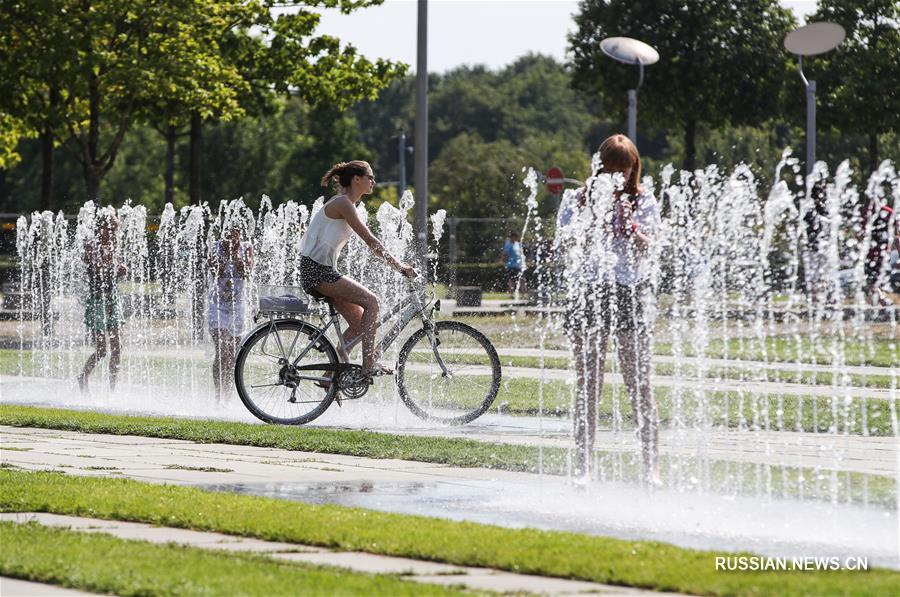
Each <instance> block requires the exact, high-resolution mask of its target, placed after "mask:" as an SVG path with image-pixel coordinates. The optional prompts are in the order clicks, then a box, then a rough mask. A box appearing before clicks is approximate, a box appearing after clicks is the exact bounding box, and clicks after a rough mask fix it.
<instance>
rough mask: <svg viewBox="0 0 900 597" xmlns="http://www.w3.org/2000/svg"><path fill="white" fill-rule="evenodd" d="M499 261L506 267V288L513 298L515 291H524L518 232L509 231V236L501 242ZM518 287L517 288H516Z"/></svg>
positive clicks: (520, 245)
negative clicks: (501, 249)
mask: <svg viewBox="0 0 900 597" xmlns="http://www.w3.org/2000/svg"><path fill="white" fill-rule="evenodd" d="M500 259H501V261H502V262H503V264H504V267H505V269H506V290H507V292H509V296H510V298H515V296H516V292H519V293H524V292H526V291H527V290H526V286H525V276H524V275H523V272H524V270H525V257H524V255H523V253H522V243H521V242H520V241H519V233H518V232H516V231H515V230H513V231H511V232H510V233H509V238H508V239H507V241H506V242H505V243H504V244H503V255H502V256H501V258H500ZM517 287H518V288H517Z"/></svg>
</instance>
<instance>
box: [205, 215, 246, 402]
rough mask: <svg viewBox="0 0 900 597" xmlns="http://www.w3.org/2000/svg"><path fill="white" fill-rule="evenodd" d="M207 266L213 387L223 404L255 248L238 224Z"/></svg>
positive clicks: (228, 227) (214, 248)
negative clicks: (246, 239)
mask: <svg viewBox="0 0 900 597" xmlns="http://www.w3.org/2000/svg"><path fill="white" fill-rule="evenodd" d="M208 266H209V271H210V274H209V282H208V286H207V292H206V303H207V305H208V310H207V327H208V328H209V335H210V337H211V338H212V341H213V346H214V348H215V356H214V357H213V384H214V385H215V388H216V399H219V400H221V398H222V389H223V388H228V387H231V385H232V384H233V382H234V379H233V376H234V356H235V352H236V351H237V346H238V344H239V343H240V341H241V334H242V332H243V330H244V320H245V318H246V315H247V294H246V283H247V278H248V277H249V276H250V272H251V270H252V269H253V246H252V245H251V244H250V243H247V242H243V240H242V236H241V228H240V226H239V225H238V224H236V223H229V224H226V229H225V231H224V232H223V234H222V239H221V240H218V241H216V242H214V243H213V245H212V247H211V250H210V254H209V257H208Z"/></svg>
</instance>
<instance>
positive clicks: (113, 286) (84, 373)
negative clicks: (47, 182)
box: [78, 210, 126, 392]
mask: <svg viewBox="0 0 900 597" xmlns="http://www.w3.org/2000/svg"><path fill="white" fill-rule="evenodd" d="M118 229H119V220H118V218H117V217H116V216H115V214H114V213H113V212H112V211H110V210H100V211H99V212H98V214H97V218H96V220H95V223H94V238H93V239H91V240H89V241H87V242H86V243H85V245H84V262H85V265H86V273H87V285H88V296H87V299H86V300H85V301H84V325H85V327H87V329H88V332H89V333H90V336H91V343H92V344H93V345H94V352H92V353H91V355H90V356H88V358H87V361H86V362H85V363H84V367H83V368H82V370H81V375H79V376H78V386H79V388H81V391H82V392H87V390H88V378H89V377H90V375H91V372H93V370H94V368H95V367H96V366H97V363H98V362H99V361H100V360H101V359H103V358H104V357H105V356H106V354H107V348H106V344H107V338H108V339H109V389H110V390H115V388H116V382H117V381H118V377H119V363H120V362H121V359H122V344H121V340H120V338H119V326H120V325H121V323H122V309H121V307H120V305H119V295H118V288H117V286H118V280H119V278H122V277H123V276H125V273H126V271H125V266H124V265H123V264H122V262H121V260H120V256H119V255H118V251H117V250H116V248H117V239H116V232H117V231H118Z"/></svg>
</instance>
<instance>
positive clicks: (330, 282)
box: [300, 160, 417, 376]
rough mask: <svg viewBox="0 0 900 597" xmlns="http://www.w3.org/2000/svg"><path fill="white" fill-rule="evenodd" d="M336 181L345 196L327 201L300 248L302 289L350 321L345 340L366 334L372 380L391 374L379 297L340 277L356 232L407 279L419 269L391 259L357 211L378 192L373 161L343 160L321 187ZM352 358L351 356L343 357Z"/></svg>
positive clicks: (365, 359)
mask: <svg viewBox="0 0 900 597" xmlns="http://www.w3.org/2000/svg"><path fill="white" fill-rule="evenodd" d="M332 183H336V184H337V185H339V186H340V193H338V194H337V195H334V196H333V197H331V198H330V199H328V200H326V201H325V205H323V206H322V209H320V210H319V212H318V213H317V214H316V215H315V216H313V218H312V220H311V221H310V223H309V228H308V229H307V231H306V234H305V235H304V237H303V242H302V245H301V248H300V254H301V258H300V282H301V284H302V285H303V290H304V291H305V292H306V293H307V294H309V295H311V296H313V297H316V298H328V299H331V303H332V304H333V305H334V308H335V309H336V310H337V312H338V313H340V314H341V315H342V316H343V317H344V319H345V320H347V324H348V328H347V330H346V331H345V332H344V341H345V342H346V341H348V340H350V339H352V338H355V337H357V336H358V335H360V334H362V353H363V355H362V357H363V358H362V368H363V373H364V374H365V375H367V376H372V375H380V374H391V373H393V371H391V369H389V368H388V367H386V366H384V365H382V364H380V363H378V362H377V359H378V356H379V355H376V354H375V331H376V328H377V325H378V298H377V297H376V296H375V295H374V294H373V293H372V292H371V291H370V290H369V289H368V288H366V287H365V286H363V285H362V284H360V283H359V282H357V281H356V280H354V279H352V278H350V277H348V276H345V275H342V274H341V273H339V272H338V271H337V270H336V269H335V266H336V265H337V259H338V256H339V255H340V253H341V250H342V249H343V248H344V245H345V244H346V243H347V240H348V239H349V238H350V234H351V232H355V233H356V234H357V235H358V236H359V237H360V238H361V239H362V240H363V242H365V243H366V245H368V247H369V248H370V249H371V250H372V253H374V254H375V255H376V256H378V257H380V258H381V259H384V261H385V262H387V264H388V265H389V266H391V267H392V268H393V269H395V270H397V271H399V272H402V273H403V275H404V276H406V277H407V278H414V277H416V275H417V274H416V270H415V269H413V267H412V266H411V265H409V264H406V263H402V262H401V261H400V260H399V259H397V258H396V257H394V256H393V255H391V253H390V252H389V251H388V250H387V248H385V246H384V244H383V243H382V242H381V241H380V240H378V238H376V237H375V235H374V234H372V232H371V231H370V230H369V228H368V226H366V223H365V222H363V221H362V220H361V219H360V217H359V215H358V214H357V213H356V204H357V203H359V201H360V199H362V197H363V195H369V194H371V193H372V190H373V189H374V188H375V175H374V174H373V172H372V167H371V166H370V165H369V164H368V162H363V161H360V160H353V161H352V162H340V163H338V164H335V165H334V166H332V167H331V169H330V170H328V172H326V173H325V176H323V177H322V186H323V187H327V186H329V184H332ZM341 357H342V358H344V359H345V360H349V359H348V356H347V355H346V354H343V355H341Z"/></svg>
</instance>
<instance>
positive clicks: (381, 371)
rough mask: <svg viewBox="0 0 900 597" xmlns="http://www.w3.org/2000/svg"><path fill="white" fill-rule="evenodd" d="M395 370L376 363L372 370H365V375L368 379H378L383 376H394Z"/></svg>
mask: <svg viewBox="0 0 900 597" xmlns="http://www.w3.org/2000/svg"><path fill="white" fill-rule="evenodd" d="M393 374H394V370H393V369H391V368H390V367H388V366H387V365H382V364H381V363H375V364H374V365H372V368H371V369H364V370H363V375H365V376H366V377H378V376H381V375H393Z"/></svg>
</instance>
